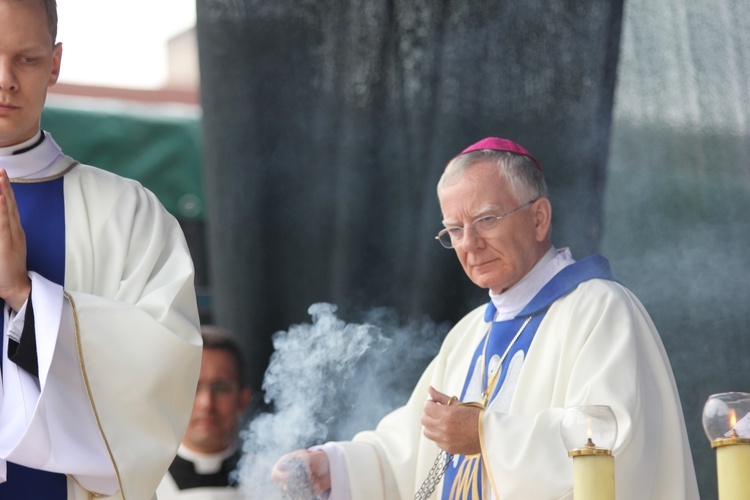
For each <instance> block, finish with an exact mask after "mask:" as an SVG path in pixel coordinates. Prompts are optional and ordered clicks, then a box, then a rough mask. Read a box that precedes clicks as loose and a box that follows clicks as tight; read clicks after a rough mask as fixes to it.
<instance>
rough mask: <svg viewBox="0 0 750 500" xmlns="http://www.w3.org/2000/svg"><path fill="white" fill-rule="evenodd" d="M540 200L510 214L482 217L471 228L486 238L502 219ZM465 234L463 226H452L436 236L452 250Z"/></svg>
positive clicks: (445, 246) (529, 202)
mask: <svg viewBox="0 0 750 500" xmlns="http://www.w3.org/2000/svg"><path fill="white" fill-rule="evenodd" d="M538 199H539V198H534V199H533V200H531V201H527V202H526V203H524V204H523V205H521V206H518V207H516V208H514V209H513V210H511V211H510V212H505V213H504V214H503V215H485V216H483V217H480V218H478V219H476V220H475V221H474V222H472V223H471V225H470V226H469V227H470V228H471V229H472V230H473V231H474V234H476V235H477V236H479V237H480V238H486V237H487V236H489V235H490V232H491V231H492V230H493V229H495V226H497V223H498V222H500V220H501V219H504V218H506V217H507V216H509V215H510V214H512V213H513V212H515V211H517V210H521V209H522V208H523V207H525V206H527V205H531V204H532V203H534V202H535V201H536V200H538ZM464 234H465V231H464V227H463V226H451V227H446V228H445V229H443V230H442V231H440V232H439V233H438V234H437V236H435V239H436V240H438V241H439V242H440V244H441V245H443V247H444V248H448V249H450V248H454V247H455V246H456V245H460V244H461V242H462V241H463V239H464Z"/></svg>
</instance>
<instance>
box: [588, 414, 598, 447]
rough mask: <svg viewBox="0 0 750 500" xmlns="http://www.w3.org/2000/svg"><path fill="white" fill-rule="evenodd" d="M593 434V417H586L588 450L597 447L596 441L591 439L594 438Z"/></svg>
mask: <svg viewBox="0 0 750 500" xmlns="http://www.w3.org/2000/svg"><path fill="white" fill-rule="evenodd" d="M592 434H593V433H592V432H591V417H590V416H588V415H586V447H587V448H594V447H595V446H596V445H595V444H594V441H593V440H592V439H591V437H592Z"/></svg>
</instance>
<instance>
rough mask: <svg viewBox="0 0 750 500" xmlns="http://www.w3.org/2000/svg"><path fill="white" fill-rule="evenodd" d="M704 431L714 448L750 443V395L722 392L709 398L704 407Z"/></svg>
mask: <svg viewBox="0 0 750 500" xmlns="http://www.w3.org/2000/svg"><path fill="white" fill-rule="evenodd" d="M703 430H704V431H705V432H706V436H707V437H708V440H709V441H711V447H713V448H716V447H719V446H724V445H727V444H736V443H740V442H743V441H746V442H748V443H750V394H748V393H746V392H722V393H721V394H713V395H712V396H709V398H708V400H707V401H706V404H705V405H704V406H703Z"/></svg>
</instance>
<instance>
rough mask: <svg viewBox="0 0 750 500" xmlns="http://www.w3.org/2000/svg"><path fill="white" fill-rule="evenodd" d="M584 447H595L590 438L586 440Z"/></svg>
mask: <svg viewBox="0 0 750 500" xmlns="http://www.w3.org/2000/svg"><path fill="white" fill-rule="evenodd" d="M586 448H596V445H595V444H594V442H593V441H592V440H591V438H588V440H587V441H586Z"/></svg>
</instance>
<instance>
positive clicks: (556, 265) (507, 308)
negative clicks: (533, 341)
mask: <svg viewBox="0 0 750 500" xmlns="http://www.w3.org/2000/svg"><path fill="white" fill-rule="evenodd" d="M574 262H575V260H574V259H573V256H572V255H571V253H570V249H569V248H561V249H560V250H558V249H556V248H555V247H550V249H549V250H547V253H545V254H544V255H543V256H542V258H541V259H539V262H537V263H536V265H535V266H534V267H533V268H532V269H531V271H529V272H528V273H526V275H525V276H524V277H523V278H521V280H520V281H519V282H518V283H516V284H515V285H513V286H512V287H510V288H508V289H507V290H505V291H504V292H503V293H500V294H494V293H492V290H490V300H492V304H493V305H494V306H495V309H496V310H497V312H496V313H495V321H505V320H508V319H513V318H515V317H516V316H517V315H518V313H520V312H521V311H522V310H523V308H524V307H526V304H528V303H529V301H530V300H531V299H532V298H534V296H535V295H536V294H537V293H539V290H541V289H542V288H544V285H546V284H547V283H548V282H549V280H551V279H552V278H553V277H554V276H555V275H556V274H557V273H559V272H560V271H561V270H562V269H564V268H566V267H567V266H569V265H571V264H573V263H574Z"/></svg>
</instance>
